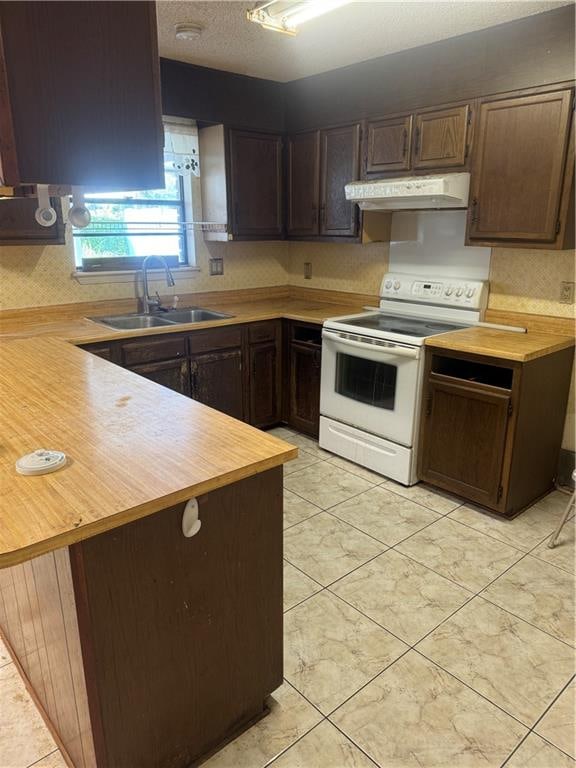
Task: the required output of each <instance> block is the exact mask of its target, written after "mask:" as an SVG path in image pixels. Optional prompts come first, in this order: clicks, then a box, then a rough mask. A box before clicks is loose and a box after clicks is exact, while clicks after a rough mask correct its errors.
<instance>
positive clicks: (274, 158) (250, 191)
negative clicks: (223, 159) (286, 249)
mask: <svg viewBox="0 0 576 768" xmlns="http://www.w3.org/2000/svg"><path fill="white" fill-rule="evenodd" d="M228 155H229V179H228V183H229V189H228V191H229V211H230V220H231V222H232V227H231V232H232V235H233V237H235V238H239V239H242V238H244V239H246V240H254V239H262V240H274V239H280V238H282V236H283V220H282V219H283V217H282V137H281V136H278V135H276V134H270V133H257V132H254V131H238V130H235V129H231V130H230V131H229V132H228Z"/></svg>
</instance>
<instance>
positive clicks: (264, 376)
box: [249, 342, 281, 427]
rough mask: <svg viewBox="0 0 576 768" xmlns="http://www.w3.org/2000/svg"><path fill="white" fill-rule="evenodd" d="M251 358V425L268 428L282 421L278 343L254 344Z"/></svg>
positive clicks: (251, 347)
mask: <svg viewBox="0 0 576 768" xmlns="http://www.w3.org/2000/svg"><path fill="white" fill-rule="evenodd" d="M249 358H250V383H249V387H250V424H253V425H254V426H255V427H268V426H272V425H273V424H277V423H278V422H279V421H280V405H281V401H280V355H279V352H278V348H277V345H276V342H271V343H270V342H267V343H264V344H252V345H251V346H250V348H249Z"/></svg>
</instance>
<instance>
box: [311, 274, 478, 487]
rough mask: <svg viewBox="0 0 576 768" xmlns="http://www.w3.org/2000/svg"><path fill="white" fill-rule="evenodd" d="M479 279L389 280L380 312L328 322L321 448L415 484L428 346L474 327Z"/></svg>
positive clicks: (403, 277) (397, 276)
mask: <svg viewBox="0 0 576 768" xmlns="http://www.w3.org/2000/svg"><path fill="white" fill-rule="evenodd" d="M487 294H488V284H487V283H486V282H484V281H480V280H460V279H457V278H441V279H438V278H434V279H428V278H427V277H426V276H419V275H408V274H396V273H394V274H390V273H388V274H386V275H385V276H384V279H383V280H382V285H381V288H380V303H379V307H378V308H375V309H373V310H370V309H369V308H367V309H369V311H367V312H365V313H363V314H360V315H347V316H345V317H335V318H331V319H329V320H326V322H325V323H324V326H323V330H322V378H321V394H320V414H321V415H320V446H321V447H322V448H325V449H326V450H329V451H332V452H333V453H335V454H337V455H339V456H343V457H344V458H346V459H349V460H350V461H354V462H356V463H357V464H360V465H362V466H364V467H367V468H368V469H372V470H374V471H375V472H379V473H380V474H382V475H384V476H385V477H389V478H391V479H393V480H396V481H398V482H400V483H403V484H404V485H413V484H414V483H415V482H417V479H416V445H417V438H418V424H419V414H420V398H421V391H422V376H423V372H424V368H423V363H424V360H423V353H424V350H423V349H422V347H423V345H424V341H425V339H427V338H429V337H430V336H436V335H437V334H441V333H449V332H451V331H455V330H459V329H461V328H466V327H469V326H470V325H475V324H476V323H478V322H479V321H480V317H481V313H482V311H483V310H484V308H485V306H486V300H487Z"/></svg>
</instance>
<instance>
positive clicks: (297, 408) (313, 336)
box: [285, 322, 322, 437]
mask: <svg viewBox="0 0 576 768" xmlns="http://www.w3.org/2000/svg"><path fill="white" fill-rule="evenodd" d="M321 361H322V328H321V327H320V326H318V325H308V324H304V323H296V322H293V323H291V324H290V326H289V331H288V349H287V374H286V376H285V386H286V387H287V390H288V392H287V398H286V401H287V417H286V421H287V422H288V424H289V425H290V426H291V427H294V429H297V430H298V431H299V432H304V433H306V434H308V435H311V436H313V437H317V436H318V432H319V429H320V367H321Z"/></svg>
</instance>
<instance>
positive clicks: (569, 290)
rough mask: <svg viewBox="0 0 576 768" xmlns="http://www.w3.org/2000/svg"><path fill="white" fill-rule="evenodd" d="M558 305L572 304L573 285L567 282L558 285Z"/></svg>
mask: <svg viewBox="0 0 576 768" xmlns="http://www.w3.org/2000/svg"><path fill="white" fill-rule="evenodd" d="M560 304H574V283H571V282H569V281H568V280H563V281H562V282H561V283H560Z"/></svg>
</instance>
